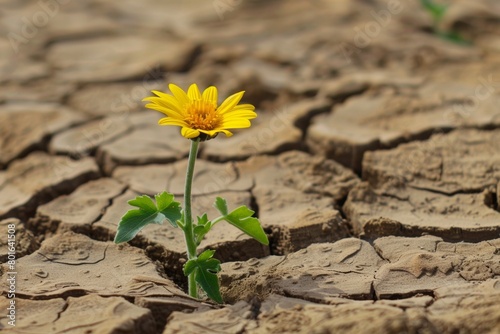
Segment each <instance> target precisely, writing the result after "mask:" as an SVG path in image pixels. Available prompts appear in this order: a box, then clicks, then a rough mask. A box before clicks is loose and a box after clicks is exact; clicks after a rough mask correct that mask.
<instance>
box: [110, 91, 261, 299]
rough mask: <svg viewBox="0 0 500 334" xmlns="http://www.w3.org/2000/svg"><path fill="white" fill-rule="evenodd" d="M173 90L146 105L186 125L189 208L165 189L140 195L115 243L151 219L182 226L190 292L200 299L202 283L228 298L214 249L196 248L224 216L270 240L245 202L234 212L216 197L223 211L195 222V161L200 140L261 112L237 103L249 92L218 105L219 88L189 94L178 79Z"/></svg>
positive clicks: (215, 295)
mask: <svg viewBox="0 0 500 334" xmlns="http://www.w3.org/2000/svg"><path fill="white" fill-rule="evenodd" d="M169 89H170V91H171V92H172V95H170V94H166V93H163V92H159V91H153V93H154V94H155V95H156V96H150V97H147V98H145V99H144V100H143V101H149V102H150V103H148V104H147V105H146V107H147V108H150V109H154V110H157V111H159V112H162V113H164V114H165V115H166V117H164V118H162V119H160V120H159V121H158V124H159V125H175V126H180V127H181V135H182V136H183V137H185V138H188V139H191V149H190V151H189V158H188V166H187V171H186V183H185V189H184V208H183V209H182V208H181V206H180V203H179V202H176V201H175V200H174V195H173V194H171V193H168V192H166V191H164V192H162V193H160V194H157V195H155V198H154V201H153V199H152V198H151V197H149V196H147V195H142V196H138V197H136V198H134V199H132V200H130V201H128V203H129V204H130V205H132V206H135V207H137V209H132V210H129V211H128V212H127V213H125V215H124V216H123V217H122V218H121V220H120V223H119V224H118V230H117V232H116V235H115V240H114V241H115V243H121V242H127V241H130V240H132V239H133V238H134V237H135V236H136V235H137V233H139V231H141V230H142V229H143V228H144V227H145V226H146V225H149V224H162V223H163V222H164V221H165V220H166V221H168V222H169V223H170V224H171V225H172V228H180V229H182V231H183V232H184V236H185V240H186V248H187V258H188V261H187V262H186V264H185V265H184V275H186V276H187V277H188V286H189V295H190V296H192V297H194V298H198V287H200V288H201V289H202V290H203V291H205V293H206V294H207V296H208V297H209V298H211V299H212V300H214V301H216V302H217V303H223V300H222V296H221V294H220V287H219V280H218V277H217V273H218V272H219V271H220V269H221V268H220V261H219V260H217V259H215V258H214V257H213V256H214V253H215V251H214V250H210V249H208V250H205V251H204V252H202V253H201V254H198V253H197V247H198V246H199V245H200V243H201V241H202V240H203V238H204V237H205V235H206V234H207V233H208V232H209V231H210V229H211V228H212V227H213V226H214V225H215V224H217V223H218V222H221V221H226V222H228V223H229V224H231V225H233V226H235V227H237V228H238V229H240V230H241V231H243V232H244V233H246V234H248V235H249V236H251V237H252V238H254V239H256V240H257V241H259V242H260V243H262V244H264V245H268V244H269V240H268V239H267V235H266V233H265V232H264V230H263V229H262V226H261V224H260V221H259V220H258V219H257V218H255V217H252V216H253V214H254V211H252V210H250V209H249V208H247V207H246V206H240V207H239V208H237V209H235V210H232V211H229V209H228V208H227V203H226V200H225V199H223V198H221V197H217V198H216V200H215V203H214V206H215V208H216V209H217V210H218V211H219V212H220V214H221V215H220V216H219V217H217V218H215V219H212V220H209V219H208V217H207V214H206V213H205V214H202V215H201V216H199V217H197V219H196V222H194V221H193V218H192V212H191V187H192V182H193V174H194V165H195V162H196V156H197V154H198V147H199V145H200V142H202V141H205V140H210V139H213V138H215V137H216V136H217V135H218V134H219V133H220V132H222V133H224V134H225V135H226V136H227V137H230V136H232V135H233V134H232V133H231V132H230V131H229V130H228V129H238V128H248V127H250V125H251V123H250V120H251V119H253V118H255V117H257V114H256V113H255V107H254V106H253V105H251V104H238V103H239V102H240V100H241V98H242V97H243V93H244V92H239V93H236V94H234V95H231V96H230V97H228V98H227V99H226V100H225V101H224V102H223V103H222V104H221V105H219V106H218V104H217V89H216V88H215V87H213V86H211V87H208V88H207V89H206V90H205V91H204V92H203V94H201V93H200V91H199V89H198V86H197V85H196V84H192V85H191V86H190V87H189V89H188V91H187V93H186V92H184V91H183V90H182V89H181V88H179V87H178V86H176V85H174V84H170V85H169Z"/></svg>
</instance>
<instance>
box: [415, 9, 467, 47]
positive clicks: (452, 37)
mask: <svg viewBox="0 0 500 334" xmlns="http://www.w3.org/2000/svg"><path fill="white" fill-rule="evenodd" d="M420 4H421V5H422V7H423V8H424V9H425V10H426V11H427V12H428V13H429V14H430V15H431V16H432V19H433V21H434V23H433V27H432V30H433V31H434V34H436V35H437V36H439V37H441V38H442V39H444V40H447V41H450V42H453V43H457V44H470V43H469V42H468V41H466V40H465V39H464V38H463V37H462V36H460V34H458V33H457V32H454V31H443V30H442V29H441V28H440V24H441V21H442V20H443V18H444V16H445V14H446V11H447V10H448V5H443V4H438V3H435V2H434V1H433V0H420Z"/></svg>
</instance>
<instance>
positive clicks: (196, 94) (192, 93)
mask: <svg viewBox="0 0 500 334" xmlns="http://www.w3.org/2000/svg"><path fill="white" fill-rule="evenodd" d="M187 95H188V97H189V99H191V100H192V101H196V100H201V94H200V90H199V89H198V86H197V85H196V84H192V85H191V86H189V89H188V93H187Z"/></svg>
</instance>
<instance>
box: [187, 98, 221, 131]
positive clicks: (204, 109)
mask: <svg viewBox="0 0 500 334" xmlns="http://www.w3.org/2000/svg"><path fill="white" fill-rule="evenodd" d="M186 115H187V116H186V119H185V121H186V122H187V123H188V124H189V126H190V127H191V128H192V129H195V130H214V129H215V128H217V126H218V125H219V121H220V116H219V114H217V112H216V109H215V105H214V104H213V103H211V102H208V101H204V100H197V101H192V102H191V103H190V104H188V105H187V107H186Z"/></svg>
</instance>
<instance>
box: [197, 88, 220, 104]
mask: <svg viewBox="0 0 500 334" xmlns="http://www.w3.org/2000/svg"><path fill="white" fill-rule="evenodd" d="M201 97H202V99H203V100H205V101H210V102H212V103H213V104H214V106H217V99H218V97H217V88H215V87H214V86H210V87H208V88H207V89H205V91H203V95H202V96H201Z"/></svg>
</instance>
